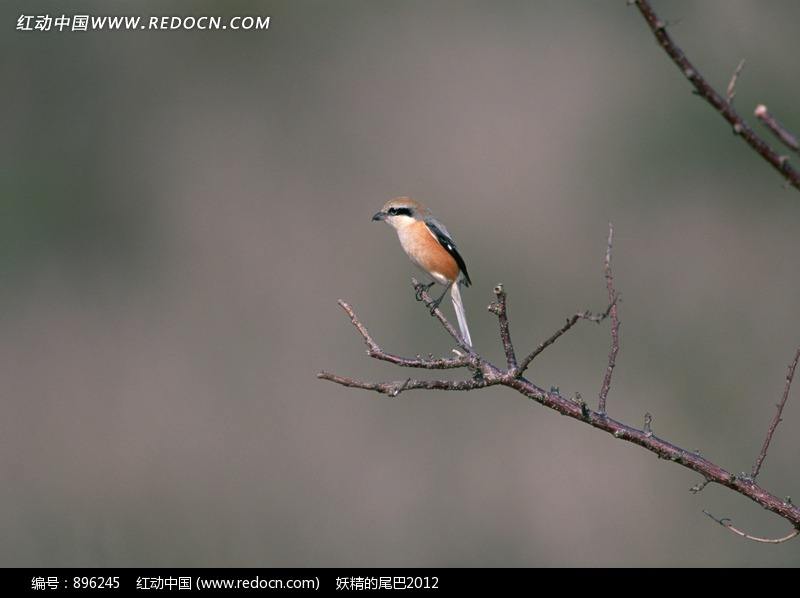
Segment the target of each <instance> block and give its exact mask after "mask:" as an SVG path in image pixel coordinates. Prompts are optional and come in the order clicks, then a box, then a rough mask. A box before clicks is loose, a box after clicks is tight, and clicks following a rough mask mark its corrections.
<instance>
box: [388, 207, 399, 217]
mask: <svg viewBox="0 0 800 598" xmlns="http://www.w3.org/2000/svg"><path fill="white" fill-rule="evenodd" d="M388 212H389V214H391V215H392V216H394V215H395V214H397V208H389V210H388Z"/></svg>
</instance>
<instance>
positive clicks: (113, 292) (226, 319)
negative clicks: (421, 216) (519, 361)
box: [0, 0, 800, 566]
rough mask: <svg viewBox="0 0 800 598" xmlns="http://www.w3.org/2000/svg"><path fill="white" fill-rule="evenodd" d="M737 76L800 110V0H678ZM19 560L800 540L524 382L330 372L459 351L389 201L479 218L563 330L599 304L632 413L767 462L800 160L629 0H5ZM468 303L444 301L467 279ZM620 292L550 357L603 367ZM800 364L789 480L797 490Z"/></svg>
mask: <svg viewBox="0 0 800 598" xmlns="http://www.w3.org/2000/svg"><path fill="white" fill-rule="evenodd" d="M655 7H656V9H657V11H659V14H660V16H661V17H662V18H664V19H669V20H675V21H679V22H678V23H677V24H675V25H673V26H672V27H671V32H672V33H673V35H674V36H675V38H676V40H677V42H678V43H679V44H680V45H681V46H682V47H683V49H684V50H685V51H686V52H687V53H688V55H689V56H690V58H691V59H692V60H694V61H695V62H696V65H697V66H698V68H699V69H700V71H701V72H702V73H703V74H704V75H706V76H707V77H708V79H709V80H710V81H711V82H712V83H713V84H714V85H716V86H717V88H718V89H723V90H724V88H725V86H726V85H727V82H728V79H729V77H730V75H731V73H732V71H733V69H734V68H735V67H736V65H737V63H738V62H739V60H740V59H741V58H746V59H747V64H746V66H745V69H744V72H743V73H742V76H741V78H740V80H739V85H738V89H737V96H736V105H737V107H738V108H739V109H740V111H741V112H742V113H743V114H745V115H747V118H748V120H749V121H750V122H751V123H753V124H754V126H757V123H754V122H753V121H754V120H755V119H754V118H753V117H752V116H750V115H751V114H752V109H753V108H754V107H755V105H756V104H757V103H759V102H764V103H766V104H767V105H768V106H769V107H770V109H771V110H772V111H773V112H774V114H776V115H777V116H778V117H779V118H780V119H782V120H783V121H784V122H785V123H786V124H787V125H789V126H790V127H793V128H794V129H795V130H796V131H798V130H800V115H799V114H798V111H797V102H798V99H800V78H798V77H797V76H796V75H797V73H796V69H795V67H794V66H793V65H794V64H795V60H794V58H793V57H796V56H797V53H798V50H800V42H798V38H797V35H796V26H797V23H798V22H800V4H798V3H797V2H792V1H788V0H787V1H785V2H778V1H769V2H756V1H733V0H718V1H710V0H709V1H706V2H688V1H686V2H684V1H680V2H679V1H674V2H657V3H656V4H655ZM62 12H66V13H67V14H83V13H86V14H93V15H106V14H108V15H145V16H147V15H152V14H164V15H201V14H212V15H221V16H230V15H243V14H251V15H268V16H271V17H272V22H271V26H270V28H269V30H268V31H266V32H264V31H250V32H245V31H239V32H234V31H208V32H199V31H193V32H184V31H157V32H141V31H134V32H110V31H102V32H90V33H56V32H50V33H19V32H17V31H15V24H16V19H17V17H18V16H19V15H20V14H48V13H49V14H51V15H54V16H56V15H58V14H61V13H62ZM0 31H1V33H0V73H1V74H2V81H3V109H2V110H0V130H2V143H0V184H1V185H2V186H1V187H0V212H1V213H0V280H1V281H2V292H0V381H1V382H0V388H2V417H0V505H2V508H0V538H1V539H0V563H2V564H4V565H28V566H32V565H38V566H43V565H46V566H78V565H80V566H89V565H92V566H112V565H113V566H118V565H127V566H134V565H149V566H152V565H159V566H177V565H182V566H203V565H224V566H227V565H231V566H233V565H239V566H278V565H289V566H291V565H296V566H302V565H325V566H362V565H392V566H410V565H423V566H424V565H437V566H438V565H460V566H483V565H485V566H496V565H512V566H540V565H559V566H569V565H737V566H758V565H783V566H788V565H797V564H800V542H794V543H790V544H786V545H782V546H763V545H756V544H751V543H747V542H745V541H743V540H741V539H740V538H737V537H735V536H733V535H732V534H730V533H728V532H726V531H725V530H723V529H722V528H720V527H719V526H717V525H715V524H714V523H713V522H711V521H710V520H709V519H707V518H706V517H705V516H703V514H702V512H701V510H702V509H703V508H706V509H709V510H710V511H712V512H713V513H715V514H717V515H718V516H729V517H732V518H733V519H734V521H735V522H736V523H737V525H739V526H740V527H744V528H746V529H747V530H749V531H751V532H752V533H755V534H758V535H783V534H784V533H786V532H787V531H788V529H787V524H786V523H785V522H784V521H782V520H780V519H779V518H777V517H776V516H774V515H771V514H769V513H767V512H764V511H763V510H761V509H760V508H758V507H757V506H756V505H755V504H753V503H751V502H750V501H748V500H746V499H744V498H742V497H740V496H737V495H735V494H732V493H730V492H728V491H725V490H722V489H719V488H715V487H709V488H707V489H706V490H705V491H704V492H702V493H701V494H699V495H693V494H691V493H690V492H689V487H690V486H692V485H693V484H695V483H696V482H698V481H700V478H699V476H696V475H693V474H692V473H691V472H689V471H688V470H686V469H683V468H680V467H677V466H675V465H673V464H669V463H664V462H662V461H658V460H657V459H656V458H655V457H654V456H653V455H652V454H650V453H648V452H646V451H644V450H641V449H639V448H637V447H634V446H632V445H628V444H625V443H621V442H617V441H615V440H614V439H613V438H612V437H610V436H608V435H605V434H602V433H599V432H597V431H595V430H593V429H591V428H589V427H587V426H583V425H579V424H578V423H576V422H575V421H573V420H568V419H566V418H563V417H559V416H558V415H557V414H555V413H554V412H551V411H548V410H546V409H544V408H542V407H540V406H538V405H537V404H535V403H532V402H530V401H528V400H525V399H523V398H522V397H521V396H520V395H516V394H514V393H513V392H511V391H509V390H507V389H490V390H486V391H482V392H474V393H463V394H443V393H439V394H436V393H433V392H413V393H412V392H408V393H405V394H403V395H401V397H400V398H398V399H397V400H390V399H386V398H382V397H380V396H379V395H376V394H372V393H366V392H363V391H358V390H352V389H346V388H342V387H339V386H336V385H333V384H330V383H326V382H322V381H319V380H317V379H316V378H315V374H316V373H317V372H318V371H319V370H321V369H326V370H331V371H335V372H338V373H341V374H347V375H355V376H360V377H363V378H368V379H397V378H401V377H403V376H405V375H407V372H405V371H398V370H397V369H395V368H392V367H391V366H389V365H387V364H383V363H380V362H376V361H374V360H369V359H368V358H367V357H366V356H365V354H364V347H363V345H362V343H361V340H360V338H359V337H358V336H357V335H356V333H355V331H354V330H353V329H352V327H351V326H350V324H349V322H348V320H347V318H346V316H345V315H344V314H343V313H342V312H341V311H340V309H339V308H338V307H337V306H336V300H337V299H338V298H343V299H346V300H348V301H350V302H352V304H353V305H354V307H355V308H356V309H357V311H358V313H359V315H360V316H361V317H362V319H363V321H364V322H365V323H366V324H367V326H368V327H369V329H370V331H371V332H372V333H373V334H374V336H375V337H376V339H377V340H378V341H379V342H380V343H382V345H383V346H384V347H385V348H386V349H387V350H391V351H393V352H396V353H399V354H415V353H418V352H422V353H426V352H429V351H432V352H434V353H436V354H447V353H448V352H449V351H450V349H451V348H452V344H451V343H449V342H448V339H447V337H446V336H445V335H444V334H443V332H442V331H441V329H440V328H438V327H437V326H436V325H435V324H434V321H433V320H432V319H431V318H430V317H429V316H428V315H427V314H426V312H425V311H424V310H423V309H422V308H421V307H420V306H419V305H418V304H417V303H415V302H414V300H413V293H412V290H411V287H410V284H409V278H410V277H411V276H412V275H417V273H416V272H415V271H414V270H413V268H412V266H411V265H410V263H409V262H408V261H407V259H406V258H405V256H404V255H403V254H402V252H401V250H400V247H399V244H398V242H397V239H396V237H395V235H394V233H393V232H392V231H391V230H390V229H389V228H387V227H386V226H384V225H378V224H374V223H371V222H370V216H371V215H372V214H373V213H374V212H375V211H376V210H377V209H378V208H379V207H380V206H381V204H383V202H384V201H386V200H387V199H389V198H391V197H393V196H396V195H412V196H414V197H416V198H418V199H420V200H422V201H424V202H425V203H427V204H428V205H429V206H430V207H431V208H432V209H433V211H434V213H435V214H436V215H437V216H438V217H440V218H441V219H442V220H443V221H444V222H445V223H447V226H448V228H449V229H450V231H451V232H452V233H453V235H454V236H455V238H456V240H457V242H458V244H459V247H460V248H461V250H462V253H463V255H464V257H465V259H466V260H467V263H468V264H469V268H470V273H471V275H472V278H473V281H474V283H475V284H474V286H473V287H472V288H470V289H468V290H467V291H466V292H465V302H466V305H467V311H468V314H469V316H470V321H471V325H472V331H473V337H474V339H475V342H476V345H477V348H478V349H479V350H480V351H482V352H483V353H484V354H486V355H487V356H489V357H492V358H499V357H500V356H501V349H500V346H499V342H498V335H497V329H496V320H495V318H494V316H492V315H491V314H489V313H488V312H487V311H486V309H485V308H486V305H487V304H488V303H489V301H490V300H491V298H492V293H491V289H492V287H493V286H494V285H495V284H496V283H497V282H503V283H504V284H505V286H506V289H507V290H508V292H509V297H510V312H511V318H512V326H513V328H512V331H513V335H514V340H515V341H516V343H517V346H518V348H519V350H520V351H522V350H523V349H525V348H530V347H533V346H534V345H535V344H536V343H538V342H539V341H540V340H542V339H543V338H545V337H546V336H548V335H549V334H550V333H551V332H552V331H553V330H555V328H557V327H558V326H560V325H561V323H562V322H563V319H564V318H565V317H566V316H567V315H569V314H571V313H572V312H574V311H575V310H576V309H585V308H589V309H595V310H597V309H602V308H603V307H604V306H605V304H606V296H605V287H604V281H603V277H602V259H603V253H604V250H605V242H606V234H607V223H608V221H609V220H611V221H613V222H614V224H615V226H616V231H617V241H616V244H615V253H614V259H615V268H616V270H615V271H616V279H617V285H618V287H619V289H620V291H621V292H622V294H623V303H622V304H621V311H620V314H621V320H622V329H621V338H622V348H621V353H620V356H619V359H618V367H617V370H616V373H615V378H614V385H613V388H612V393H611V396H610V399H609V409H610V414H611V416H612V417H615V418H617V419H621V420H622V421H626V422H630V423H632V424H635V425H641V422H642V418H643V414H644V413H645V412H646V411H649V412H651V413H652V414H653V416H654V423H653V426H654V429H655V432H656V433H657V434H658V435H660V436H663V437H665V438H668V439H670V440H671V441H673V442H676V443H678V444H680V445H681V446H684V447H686V448H689V449H699V450H700V451H702V453H703V454H704V455H705V456H708V457H709V458H711V459H712V460H715V461H717V462H719V463H720V464H721V465H723V466H725V467H727V468H728V469H730V470H732V471H735V472H739V471H742V470H749V469H750V467H751V465H752V462H753V459H754V457H755V455H756V453H757V452H758V449H759V447H760V443H761V441H762V438H763V435H764V432H765V430H766V427H767V425H768V423H769V421H770V419H771V417H772V415H773V412H774V404H775V402H776V401H777V399H778V398H779V397H780V394H781V391H782V388H783V379H784V374H785V368H786V364H787V363H788V361H789V359H790V358H791V356H792V354H793V352H794V349H795V347H796V346H797V345H798V343H800V326H798V323H797V307H798V305H799V304H800V279H798V276H797V272H798V267H797V257H798V226H797V222H798V219H799V218H800V194H798V193H797V191H794V190H786V189H783V188H782V179H781V178H780V177H779V176H778V175H777V174H776V173H775V172H774V171H773V170H772V169H771V168H770V167H769V166H768V165H767V164H766V163H765V162H763V161H762V160H761V159H760V158H759V157H758V156H756V155H755V154H754V153H753V152H752V151H751V150H750V149H749V148H747V147H746V146H745V145H744V144H743V143H742V142H741V141H740V140H739V139H737V138H736V137H734V136H733V135H732V134H731V131H730V128H729V127H728V126H727V125H726V124H725V123H724V122H723V121H722V119H721V118H720V117H719V115H717V114H715V113H714V112H713V111H712V110H711V109H710V108H709V107H708V106H707V105H706V104H704V103H703V102H702V101H701V100H699V99H698V98H697V97H695V96H693V95H692V94H691V93H690V86H689V84H688V83H687V82H686V81H685V80H684V79H683V77H682V75H681V74H680V73H679V72H678V70H677V69H676V68H675V67H674V65H673V64H671V63H670V61H669V60H668V58H667V57H666V55H665V54H664V53H663V52H662V50H661V49H660V48H658V46H657V45H656V44H655V41H654V39H653V37H652V34H651V33H650V31H649V30H648V29H647V27H646V25H645V23H644V22H643V20H642V19H641V17H640V16H639V14H638V11H637V10H636V9H635V8H629V7H626V5H625V2H624V1H622V0H620V1H614V2H611V1H607V2H578V1H576V0H573V1H569V2H564V1H560V2H556V1H549V2H545V1H536V2H530V1H522V0H519V1H492V2H489V1H483V2H474V1H443V0H438V1H414V0H406V1H402V2H401V1H389V0H374V1H366V0H364V1H350V0H339V1H332V0H327V1H321V0H320V1H313V0H287V1H283V2H241V1H239V2H226V3H224V4H222V3H215V2H113V3H107V2H72V3H70V6H69V9H68V10H66V9H65V8H64V5H63V4H62V3H60V2H51V3H47V2H5V3H3V4H2V10H0ZM450 311H451V307H450V306H449V305H448V306H447V313H450ZM608 339H609V335H608V326H607V325H602V326H600V327H598V326H594V325H591V324H588V323H587V324H584V325H581V326H579V327H578V328H577V329H576V330H575V331H573V332H572V333H571V334H570V335H569V336H568V337H567V338H565V339H563V340H562V341H561V342H559V343H558V344H557V345H556V346H554V347H552V348H551V349H550V350H548V351H547V353H546V354H545V355H544V356H542V357H541V359H539V360H537V362H536V363H535V366H534V367H533V369H532V371H531V372H530V373H531V377H532V378H533V379H534V380H535V381H536V382H537V383H538V384H539V385H541V386H545V387H548V388H549V387H550V386H551V385H556V386H559V387H560V388H561V390H562V392H564V393H569V394H571V393H574V392H576V391H579V392H581V393H582V394H583V396H584V397H587V398H590V397H596V394H597V391H598V390H599V387H600V383H601V379H602V375H603V369H604V367H605V362H606V357H607V350H608ZM799 394H800V389H797V390H796V391H795V393H794V395H795V396H794V397H792V400H791V402H790V404H789V406H788V407H787V409H786V412H785V421H784V423H783V424H782V426H781V428H779V430H778V434H777V436H776V438H775V441H774V444H773V448H772V450H771V453H770V455H769V457H768V459H767V461H766V463H765V465H764V470H763V473H762V475H761V477H760V481H761V482H762V483H763V484H764V485H765V486H766V487H767V488H769V489H770V490H772V491H773V492H775V493H777V494H779V495H781V496H783V495H800V479H799V477H798V473H797V472H798V463H800V434H798V433H797V430H798V429H800V396H798V395H799Z"/></svg>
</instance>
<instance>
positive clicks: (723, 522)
mask: <svg viewBox="0 0 800 598" xmlns="http://www.w3.org/2000/svg"><path fill="white" fill-rule="evenodd" d="M703 513H705V514H706V515H708V516H709V517H710V518H711V519H713V520H714V521H716V522H717V523H719V524H720V525H721V526H722V527H724V528H725V529H728V530H730V531H731V532H733V533H734V534H736V535H737V536H741V537H742V538H745V539H747V540H752V541H753V542H761V543H762V544H783V543H784V542H788V541H789V540H791V539H792V538H795V537H797V535H798V534H800V528H795V529H793V530H792V531H791V532H790V533H789V534H787V535H785V536H784V537H783V538H759V537H758V536H751V535H750V534H748V533H745V532H743V531H742V530H740V529H739V528H738V527H735V526H734V525H733V522H731V520H730V519H728V518H727V517H723V518H722V519H717V518H716V517H714V516H713V515H712V514H711V513H709V512H708V511H705V510H704V511H703Z"/></svg>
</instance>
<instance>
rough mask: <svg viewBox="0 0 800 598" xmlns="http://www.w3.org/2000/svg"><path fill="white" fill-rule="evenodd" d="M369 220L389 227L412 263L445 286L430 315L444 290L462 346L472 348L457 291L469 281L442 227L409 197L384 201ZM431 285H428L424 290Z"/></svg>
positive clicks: (450, 240)
mask: <svg viewBox="0 0 800 598" xmlns="http://www.w3.org/2000/svg"><path fill="white" fill-rule="evenodd" d="M372 219H373V220H376V221H381V220H383V221H384V222H386V223H387V224H389V225H391V226H392V227H393V228H394V229H395V230H396V231H397V236H398V237H399V238H400V245H402V246H403V249H404V250H405V252H406V254H407V255H408V257H409V258H411V261H412V262H414V263H415V264H416V265H417V266H419V267H420V268H422V269H423V270H424V271H425V272H427V273H428V274H429V275H430V276H431V278H433V280H434V281H435V282H438V283H439V284H442V285H445V289H444V293H442V295H441V296H440V297H439V298H438V299H436V300H435V301H434V302H433V304H432V305H431V313H433V310H434V309H436V308H437V307H438V306H439V304H440V303H441V302H442V299H443V298H444V296H445V295H446V294H447V290H448V289H449V290H450V295H451V296H452V298H453V308H454V309H455V310H456V318H458V327H459V328H460V329H461V336H462V338H463V339H464V342H465V344H466V345H467V346H468V347H472V339H471V338H470V336H469V328H468V327H467V316H466V313H465V312H464V303H463V302H462V301H461V290H460V287H461V285H464V286H467V287H468V286H469V285H470V284H472V281H471V280H470V279H469V274H467V266H466V264H465V263H464V258H462V257H461V254H460V253H458V249H457V248H456V244H455V243H454V242H453V238H452V237H451V236H450V233H448V232H447V229H446V228H445V227H444V225H443V224H442V223H441V222H439V221H438V220H436V218H434V217H433V215H432V214H431V212H430V210H429V209H428V208H426V207H425V206H424V205H422V204H421V203H419V202H418V201H415V200H413V199H411V198H410V197H397V198H395V199H392V200H390V201H387V202H386V204H385V205H384V206H383V208H381V211H380V212H378V213H377V214H375V215H374V216H373V217H372ZM433 284H434V283H433V282H432V283H430V284H429V285H427V287H426V290H427V289H428V288H430V287H431V286H432V285H433Z"/></svg>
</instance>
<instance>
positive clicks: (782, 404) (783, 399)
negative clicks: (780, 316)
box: [751, 348, 800, 480]
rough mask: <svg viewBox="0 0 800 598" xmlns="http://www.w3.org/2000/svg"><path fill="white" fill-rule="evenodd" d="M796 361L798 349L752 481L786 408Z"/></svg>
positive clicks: (756, 474) (798, 354) (798, 358)
mask: <svg viewBox="0 0 800 598" xmlns="http://www.w3.org/2000/svg"><path fill="white" fill-rule="evenodd" d="M798 361H800V348H798V349H797V352H796V353H795V354H794V360H793V361H792V363H790V364H789V367H788V369H787V370H786V384H785V386H784V387H783V396H782V397H781V402H780V403H778V404H777V405H776V407H777V408H778V410H777V411H776V412H775V417H773V418H772V423H770V425H769V429H768V430H767V437H766V438H764V445H763V446H762V447H761V452H760V453H759V454H758V458H757V459H756V463H755V465H753V473H752V474H751V477H752V478H753V479H754V480H755V479H756V477H757V476H758V473H759V472H760V471H761V465H762V464H763V463H764V459H766V458H767V451H768V450H769V443H770V442H772V436H773V435H774V434H775V428H777V427H778V424H779V423H781V415H782V414H783V408H784V407H785V406H786V401H787V400H788V399H789V391H790V390H791V388H792V380H793V379H794V371H795V370H796V369H797V362H798Z"/></svg>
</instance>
